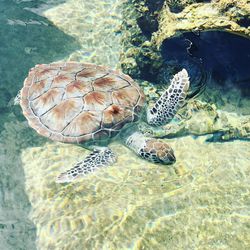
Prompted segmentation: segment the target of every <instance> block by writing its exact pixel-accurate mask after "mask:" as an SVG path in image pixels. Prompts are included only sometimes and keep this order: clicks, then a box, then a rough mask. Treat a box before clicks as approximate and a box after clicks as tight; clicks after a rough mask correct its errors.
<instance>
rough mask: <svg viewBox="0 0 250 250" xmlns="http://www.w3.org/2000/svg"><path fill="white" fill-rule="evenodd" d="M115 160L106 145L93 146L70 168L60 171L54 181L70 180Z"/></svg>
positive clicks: (110, 163)
mask: <svg viewBox="0 0 250 250" xmlns="http://www.w3.org/2000/svg"><path fill="white" fill-rule="evenodd" d="M115 161H116V156H115V154H114V153H113V152H112V151H111V149H109V148H108V147H103V148H101V147H100V148H95V149H94V151H93V152H92V153H91V154H89V155H88V156H87V157H86V158H85V159H84V160H83V161H80V162H78V163H77V164H76V165H75V166H74V167H73V168H71V169H70V170H68V171H66V172H64V173H61V174H60V175H59V176H58V177H57V179H56V182H57V183H64V182H71V181H73V180H74V179H76V178H77V177H80V176H84V175H87V174H90V173H92V172H94V171H96V170H98V169H99V168H101V167H106V166H109V165H112V164H113V163H114V162H115Z"/></svg>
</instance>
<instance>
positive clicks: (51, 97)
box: [20, 62, 145, 143]
mask: <svg viewBox="0 0 250 250" xmlns="http://www.w3.org/2000/svg"><path fill="white" fill-rule="evenodd" d="M144 104H145V95H144V93H143V91H142V90H141V89H140V87H139V86H138V84H137V83H136V82H135V81H134V80H133V79H132V78H130V77H129V76H128V75H125V74H123V73H121V72H119V71H116V70H112V69H109V68H108V67H104V66H98V65H95V64H87V63H78V62H62V63H60V62H59V63H51V64H39V65H36V66H35V67H34V68H32V69H31V70H30V71H29V74H28V77H27V78H26V79H25V81H24V86H23V88H22V90H21V92H20V105H21V107H22V110H23V114H24V116H25V117H26V118H27V120H28V122H29V125H30V126H31V127H32V128H33V129H35V130H36V131H37V132H38V133H39V134H41V135H43V136H45V137H48V138H50V139H52V140H55V141H60V142H69V143H82V142H86V141H89V140H98V139H104V138H110V137H113V136H114V135H116V134H117V133H118V132H119V131H120V130H121V128H122V127H123V126H124V125H125V124H126V123H128V122H133V121H135V120H137V119H138V115H139V114H140V112H141V110H142V108H143V107H144Z"/></svg>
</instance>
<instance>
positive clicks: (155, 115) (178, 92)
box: [147, 69, 189, 126]
mask: <svg viewBox="0 0 250 250" xmlns="http://www.w3.org/2000/svg"><path fill="white" fill-rule="evenodd" d="M188 88H189V77H188V73H187V71H186V70H185V69H183V70H182V71H180V72H179V73H177V74H175V75H174V77H173V79H172V80H171V84H170V86H169V87H168V89H167V90H166V91H165V92H164V93H163V94H162V96H161V97H160V98H159V99H158V100H157V101H156V103H155V104H154V106H153V107H152V108H151V109H148V112H147V121H148V123H149V124H151V125H154V126H161V125H164V124H166V123H167V122H169V121H170V120H171V119H172V118H173V117H174V116H175V114H176V112H177V111H178V109H179V108H180V107H181V106H182V105H183V104H184V100H185V98H186V96H187V91H188Z"/></svg>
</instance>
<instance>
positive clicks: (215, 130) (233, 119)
mask: <svg viewBox="0 0 250 250" xmlns="http://www.w3.org/2000/svg"><path fill="white" fill-rule="evenodd" d="M179 115H180V116H181V118H182V119H181V121H180V122H179V123H170V124H167V125H166V126H165V127H164V129H165V135H169V136H174V137H176V136H178V135H187V134H193V135H205V134H213V137H212V138H210V140H215V141H216V140H222V141H227V140H231V139H244V138H245V139H250V115H245V116H241V115H237V114H236V113H230V112H226V111H221V110H217V109H216V106H215V105H214V104H212V105H211V104H208V103H205V102H201V101H198V100H193V101H191V102H189V103H188V105H187V107H186V108H185V109H183V110H182V111H181V112H179Z"/></svg>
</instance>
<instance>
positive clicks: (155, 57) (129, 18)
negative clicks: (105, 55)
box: [121, 0, 250, 82]
mask: <svg viewBox="0 0 250 250" xmlns="http://www.w3.org/2000/svg"><path fill="white" fill-rule="evenodd" d="M126 5H127V6H126V8H124V18H125V21H124V23H123V29H124V30H125V32H124V34H123V40H122V41H123V45H122V46H123V53H122V55H121V66H122V69H123V70H124V71H125V72H127V73H129V74H130V75H131V76H133V77H140V78H144V79H145V80H150V81H154V82H158V81H159V79H156V78H157V76H156V75H157V74H158V73H159V71H160V70H161V67H162V63H163V60H162V57H161V54H160V49H159V48H160V46H161V44H162V42H163V41H164V40H165V39H167V38H170V37H173V36H178V35H179V34H181V33H183V32H188V31H204V30H220V31H229V32H233V33H236V34H239V35H244V36H247V37H249V36H250V28H249V24H250V19H249V15H250V14H249V13H250V1H249V0H240V1H236V0H233V1H232V0H213V1H203V2H202V1H195V0H194V1H192V0H182V1H175V0H165V1H157V3H156V2H155V4H154V1H150V0H144V1H138V0H130V1H128V2H127V3H126ZM156 6H159V7H160V8H157V7H156ZM142 20H143V21H142ZM143 27H147V28H146V30H145V28H143ZM144 72H147V76H145V73H144Z"/></svg>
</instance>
